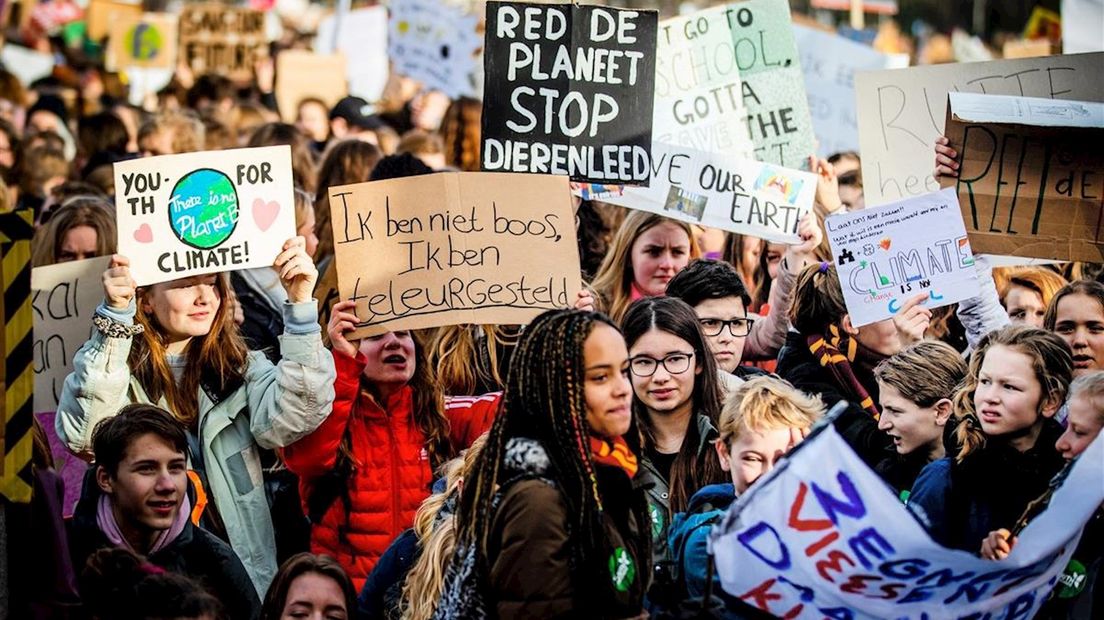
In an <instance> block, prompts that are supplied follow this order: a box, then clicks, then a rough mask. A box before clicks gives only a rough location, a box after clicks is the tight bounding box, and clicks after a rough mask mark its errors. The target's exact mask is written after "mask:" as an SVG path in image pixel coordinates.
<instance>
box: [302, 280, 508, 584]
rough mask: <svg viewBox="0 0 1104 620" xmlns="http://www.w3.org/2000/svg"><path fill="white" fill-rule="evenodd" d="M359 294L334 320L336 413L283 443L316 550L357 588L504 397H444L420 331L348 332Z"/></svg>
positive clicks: (344, 303) (340, 308) (339, 306)
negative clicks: (437, 474) (357, 335)
mask: <svg viewBox="0 0 1104 620" xmlns="http://www.w3.org/2000/svg"><path fill="white" fill-rule="evenodd" d="M355 307H356V302H354V301H351V300H345V301H341V302H339V303H337V304H335V305H334V308H333V314H332V315H331V317H330V323H329V326H328V327H327V330H328V332H329V336H330V342H331V344H332V347H333V357H334V363H335V364H336V366H337V382H336V384H335V390H336V400H335V401H334V406H333V414H332V415H331V416H330V417H329V418H328V419H327V420H326V421H325V422H324V423H323V424H322V425H321V426H319V427H318V429H317V430H316V431H314V432H313V433H311V434H309V435H307V436H306V437H303V438H302V439H300V440H299V441H297V442H295V443H294V444H291V445H289V446H287V447H286V448H285V449H284V451H283V456H284V462H285V463H286V464H287V466H288V469H290V470H291V471H293V472H295V473H296V474H298V475H299V477H300V484H299V490H300V497H302V498H303V503H304V507H305V508H306V509H307V513H308V516H309V517H310V519H311V522H312V524H313V527H312V528H311V550H312V551H314V552H315V553H325V554H327V555H330V556H332V557H334V558H336V559H337V561H338V562H339V563H340V564H341V566H342V568H344V569H345V571H346V572H347V573H349V577H351V578H352V580H353V584H354V585H355V586H356V588H357V591H358V592H359V591H360V589H361V588H362V587H363V586H364V580H365V578H366V577H367V576H368V574H369V573H370V572H372V568H373V567H375V565H376V562H377V561H378V560H379V558H380V556H381V555H382V554H383V552H384V551H386V550H387V547H388V545H390V544H391V541H392V540H393V539H394V538H395V537H396V536H398V535H399V534H401V533H402V532H403V530H405V529H406V528H408V527H410V525H411V524H412V523H413V521H414V513H415V512H416V511H417V510H418V506H419V505H420V504H421V503H422V500H424V499H425V498H426V497H429V490H430V485H431V484H432V482H433V476H434V471H435V470H437V468H438V467H440V466H441V465H443V464H444V463H445V462H446V461H448V460H449V459H451V458H453V457H454V456H456V454H457V453H458V452H459V451H460V450H462V449H464V448H467V447H468V446H469V445H471V443H472V442H473V441H475V439H476V437H478V436H479V435H480V434H482V433H483V431H485V430H486V429H487V427H488V426H489V425H490V422H491V419H492V418H493V417H494V413H495V410H496V409H497V406H498V398H497V397H496V396H493V395H488V396H485V397H477V398H471V397H461V398H453V399H451V400H450V401H449V402H448V404H447V405H446V403H445V399H444V396H443V395H442V393H441V386H440V384H439V383H438V382H437V378H436V376H435V375H434V373H433V367H432V366H430V365H429V363H428V362H427V360H426V350H425V346H424V345H423V343H422V342H421V339H420V336H416V335H415V333H414V332H411V331H395V332H387V333H384V334H381V335H377V336H369V337H367V338H363V339H361V340H360V341H359V342H350V341H349V340H348V338H347V337H346V333H347V332H350V331H352V330H354V329H355V325H356V324H357V323H358V322H359V319H357V317H356V315H355V314H354V313H353V312H354V309H355Z"/></svg>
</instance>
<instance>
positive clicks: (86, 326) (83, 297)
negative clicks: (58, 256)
mask: <svg viewBox="0 0 1104 620" xmlns="http://www.w3.org/2000/svg"><path fill="white" fill-rule="evenodd" d="M110 264H111V257H110V256H101V257H99V258H90V259H87V260H81V261H74V262H69V263H59V264H57V265H50V266H47V267H35V268H34V269H33V270H32V271H31V305H32V308H33V310H34V372H35V385H34V410H35V412H36V413H39V412H43V411H56V410H57V398H58V395H59V394H60V393H61V386H62V384H63V383H64V382H65V377H67V376H68V375H69V373H71V372H73V355H75V354H76V352H77V349H79V348H81V346H83V345H84V343H85V342H87V341H88V338H89V337H90V336H91V335H92V330H93V329H94V327H93V326H92V315H93V314H94V313H95V312H96V307H97V306H98V305H100V302H102V301H103V298H104V289H103V274H104V272H105V271H107V268H108V266H109V265H110Z"/></svg>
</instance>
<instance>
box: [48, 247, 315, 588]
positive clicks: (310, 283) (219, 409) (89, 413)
mask: <svg viewBox="0 0 1104 620" xmlns="http://www.w3.org/2000/svg"><path fill="white" fill-rule="evenodd" d="M129 265H130V261H129V260H128V259H127V258H126V257H124V256H119V255H115V256H114V257H113V258H112V263H111V266H110V267H109V268H108V270H107V271H106V272H105V273H104V277H103V282H104V297H105V299H104V302H103V303H102V304H101V305H100V306H99V308H97V309H96V314H95V316H94V318H93V324H94V325H95V327H96V329H95V331H94V332H93V334H92V338H91V339H90V340H89V341H88V342H87V343H85V345H84V346H83V347H81V348H80V350H79V351H77V354H76V357H75V358H74V360H73V369H74V370H73V373H72V374H70V375H69V376H68V377H67V378H66V380H65V384H64V386H63V388H62V390H61V395H60V397H59V399H58V413H57V418H56V422H55V426H56V429H57V434H58V437H59V438H60V439H61V441H62V442H64V444H65V445H66V446H67V447H68V448H69V449H70V450H72V451H74V452H76V453H87V452H88V451H89V449H90V448H91V435H92V431H93V429H94V428H95V427H96V425H97V424H98V423H100V422H101V421H102V420H104V419H106V418H110V417H111V416H114V415H115V414H116V413H117V412H118V411H119V409H120V408H121V407H122V406H123V405H126V404H128V403H131V402H136V403H151V404H157V405H159V406H161V407H163V408H165V409H167V410H168V411H170V412H172V414H173V416H174V417H175V418H176V419H177V420H180V421H181V422H182V423H183V424H184V425H185V427H186V429H187V433H188V448H189V449H188V461H189V466H190V467H191V468H192V469H193V470H194V471H196V474H197V476H198V477H199V480H200V481H201V484H202V487H203V489H204V490H205V491H206V493H207V494H208V495H209V497H210V499H211V501H210V502H209V503H208V504H207V508H206V510H205V511H204V515H203V522H202V523H203V525H204V527H206V528H208V529H209V530H211V531H212V532H214V533H216V535H218V536H220V537H222V538H223V539H224V540H228V541H229V542H230V546H231V547H233V548H234V551H235V552H237V554H238V556H239V557H240V558H241V559H242V562H243V563H244V564H245V568H246V570H247V571H249V575H250V577H251V579H252V581H253V585H254V586H255V587H256V591H257V593H258V594H259V593H261V592H264V591H265V590H266V589H267V588H268V583H269V582H270V581H271V580H272V575H273V574H275V572H276V541H275V535H274V533H273V526H272V515H271V513H270V511H269V507H268V501H267V499H266V495H265V488H264V484H263V478H262V471H261V462H260V457H259V454H258V449H260V448H267V449H272V448H277V447H281V446H284V445H287V444H290V443H293V442H294V441H295V440H297V439H299V438H300V437H302V436H303V435H306V434H308V433H310V432H311V431H313V430H314V429H315V428H317V427H318V425H319V424H321V423H322V421H323V420H325V419H326V416H328V415H329V413H330V409H331V407H332V404H333V384H334V377H335V373H334V366H333V356H332V355H331V354H330V352H329V351H328V350H326V349H324V348H323V347H322V339H321V336H320V334H319V332H320V328H319V325H318V308H317V305H316V302H315V301H314V300H313V299H311V294H312V291H313V289H314V281H315V279H316V278H317V275H318V274H317V271H315V268H314V264H313V262H312V261H311V259H310V257H309V256H307V254H306V250H305V242H304V240H303V238H302V237H297V238H293V239H289V240H288V241H287V242H286V243H285V244H284V249H283V252H281V253H280V254H279V255H278V256H277V257H276V260H275V267H276V270H277V272H278V273H279V274H280V280H281V284H282V285H283V286H284V288H285V290H286V291H287V297H288V300H287V303H285V304H284V305H283V308H282V311H283V313H284V335H283V337H282V338H281V339H280V361H279V362H278V363H276V364H273V363H272V362H270V361H269V360H268V359H267V358H266V357H265V356H264V354H263V353H261V352H257V351H249V350H248V349H247V348H246V346H245V344H244V343H243V342H242V339H241V335H240V332H239V331H238V327H237V325H236V324H235V322H234V318H233V312H232V310H231V307H230V304H228V303H223V300H229V299H231V292H230V285H229V279H228V278H227V275H226V274H225V273H222V274H210V275H202V276H192V277H188V278H183V279H180V280H170V281H168V282H162V283H159V284H154V285H151V286H146V287H143V288H141V289H136V287H135V283H134V279H133V278H132V277H131V276H130V270H129Z"/></svg>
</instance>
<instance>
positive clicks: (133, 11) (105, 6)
mask: <svg viewBox="0 0 1104 620" xmlns="http://www.w3.org/2000/svg"><path fill="white" fill-rule="evenodd" d="M141 16H142V3H141V2H115V1H113V0H89V2H88V8H86V9H85V11H84V21H85V25H86V26H85V28H86V29H85V32H86V33H87V36H88V39H89V40H90V41H102V40H103V38H104V37H106V36H107V35H109V34H111V24H112V23H113V22H114V21H115V20H119V19H128V18H138V17H141Z"/></svg>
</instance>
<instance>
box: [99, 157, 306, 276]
mask: <svg viewBox="0 0 1104 620" xmlns="http://www.w3.org/2000/svg"><path fill="white" fill-rule="evenodd" d="M115 190H116V192H117V195H116V198H115V202H116V217H117V220H118V224H119V253H120V254H122V255H124V256H126V257H128V258H130V272H131V275H132V276H133V277H134V279H135V280H136V281H137V282H138V286H146V285H148V284H156V283H158V282H165V281H167V280H175V279H178V278H186V277H189V276H196V275H203V274H207V273H218V272H220V271H231V270H235V269H251V268H253V267H267V266H269V265H271V264H272V261H273V260H275V259H276V256H277V255H278V254H279V253H280V252H281V251H282V250H283V246H284V242H285V241H287V240H288V239H290V238H291V237H293V236H295V202H294V194H293V193H292V181H291V148H290V147H288V146H268V147H262V148H253V149H231V150H225V151H208V152H203V153H185V154H182V155H163V156H161V157H147V158H143V159H134V160H130V161H126V162H120V163H117V164H115Z"/></svg>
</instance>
